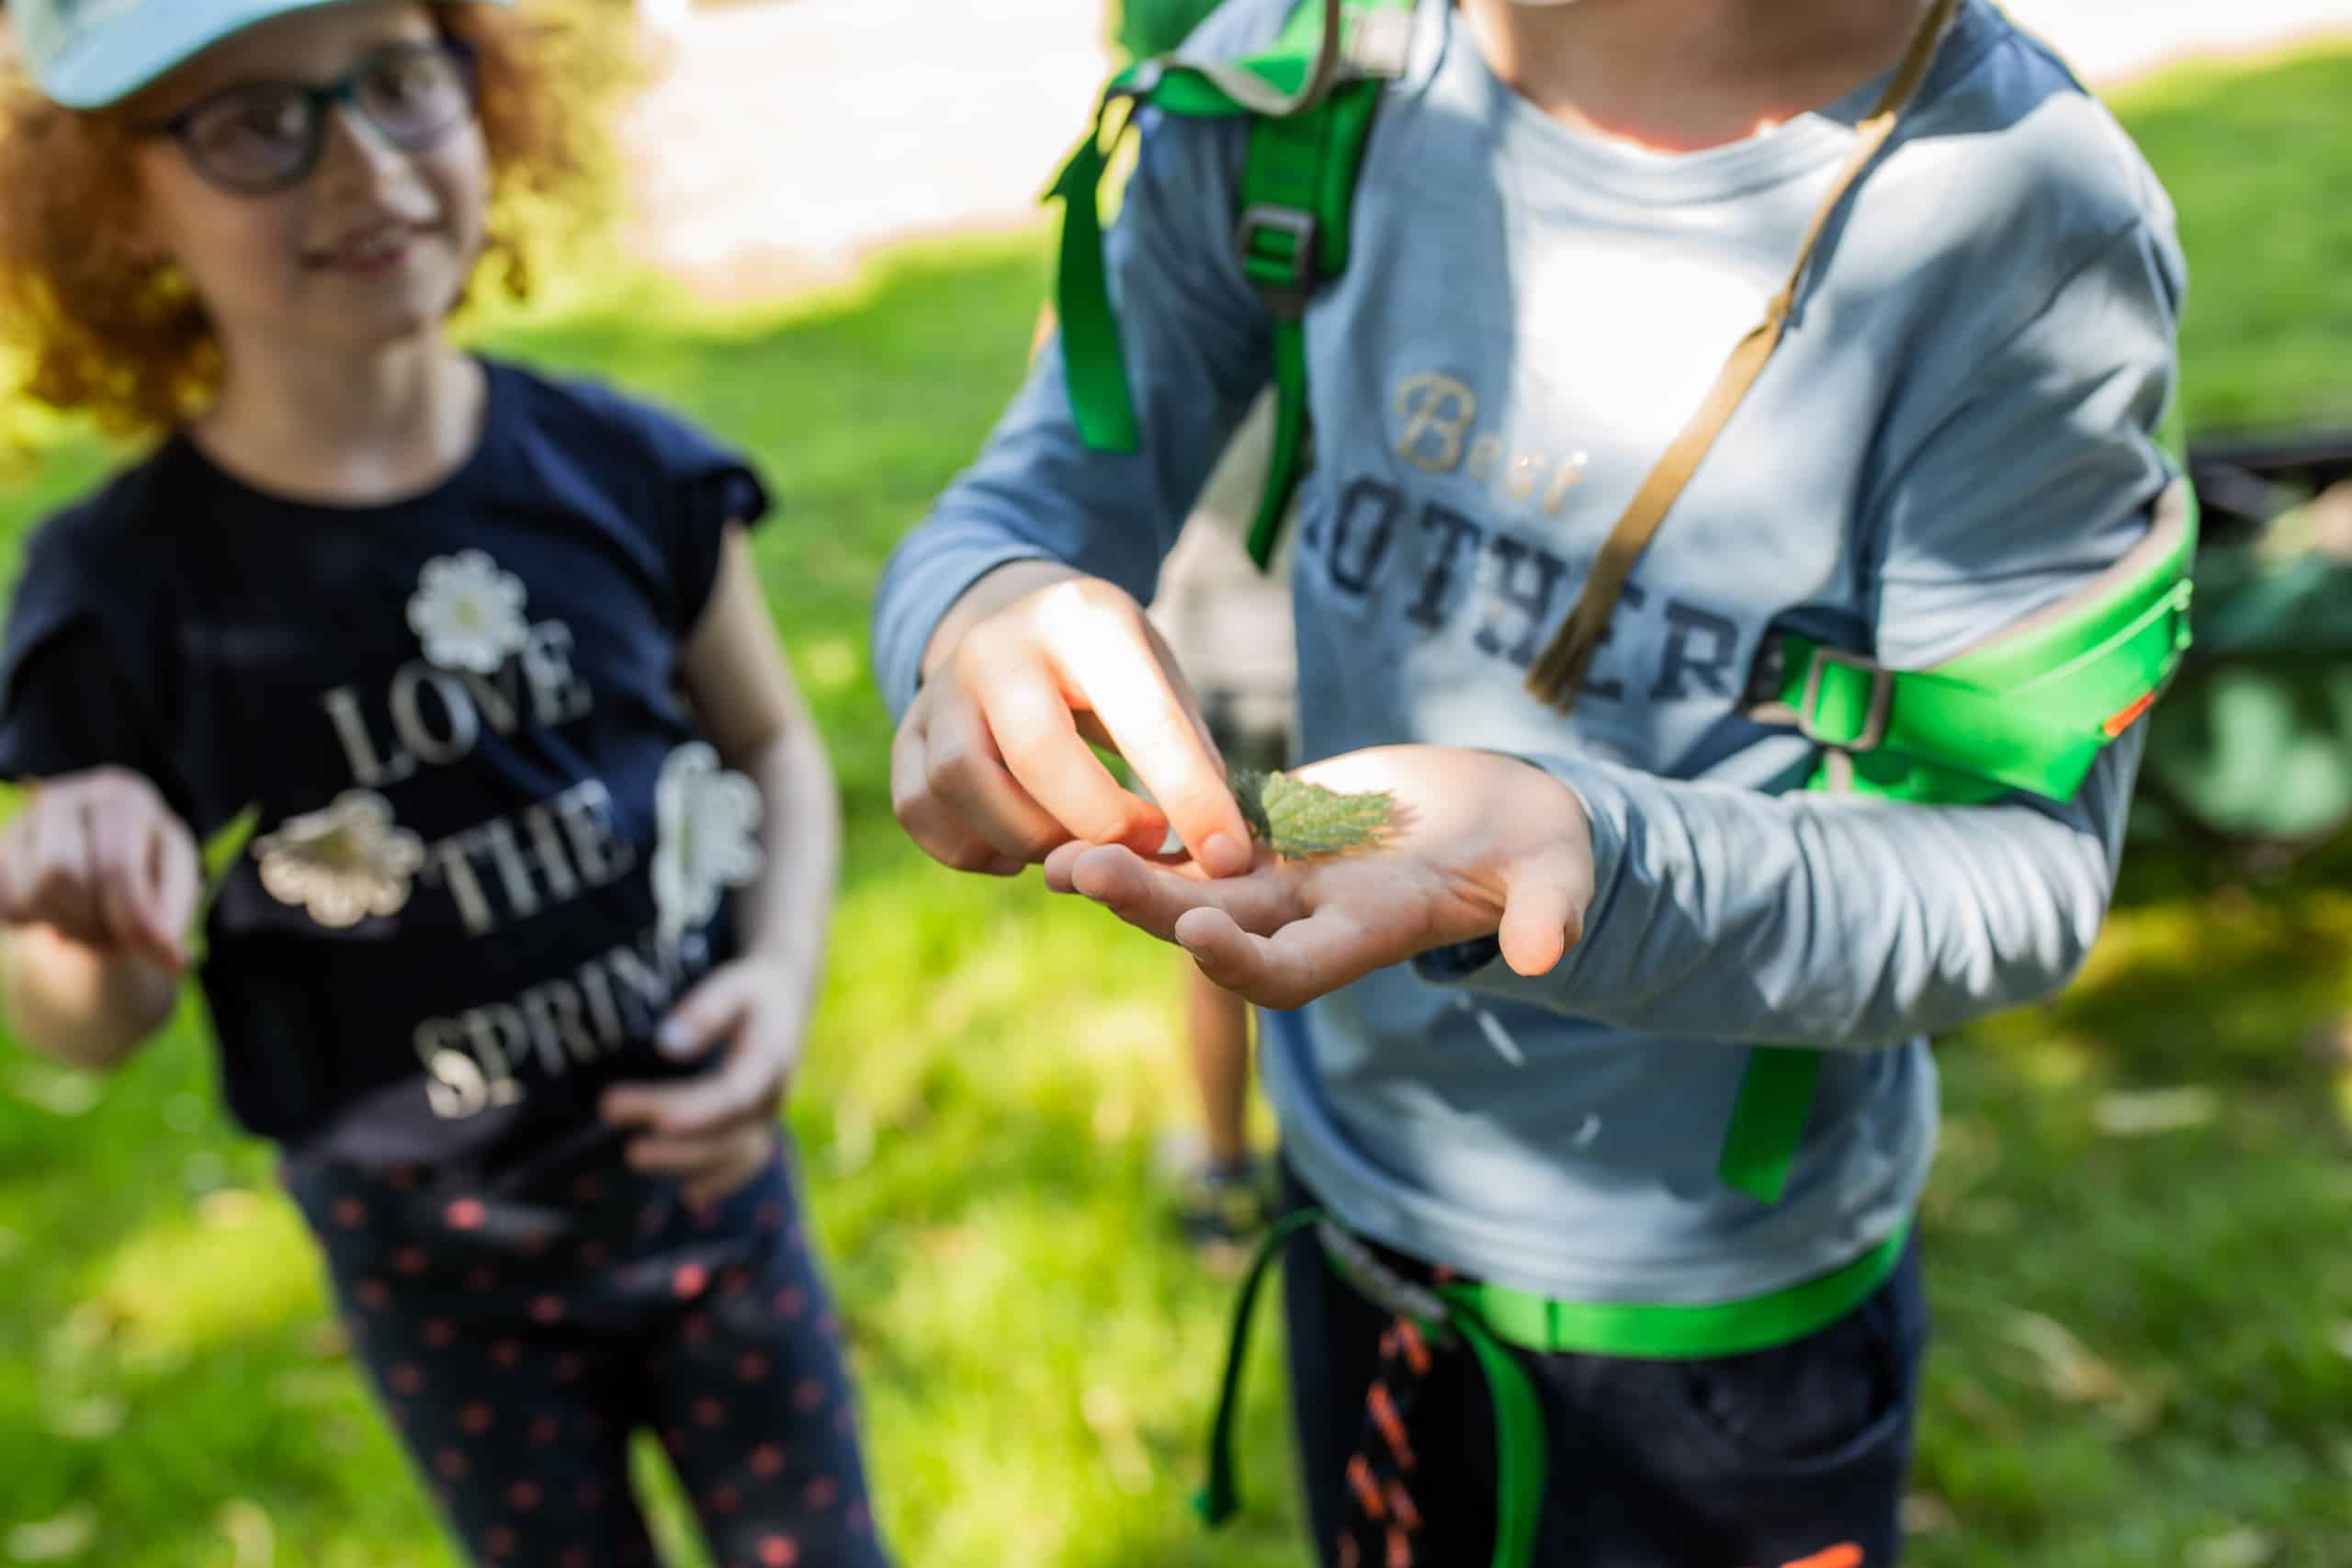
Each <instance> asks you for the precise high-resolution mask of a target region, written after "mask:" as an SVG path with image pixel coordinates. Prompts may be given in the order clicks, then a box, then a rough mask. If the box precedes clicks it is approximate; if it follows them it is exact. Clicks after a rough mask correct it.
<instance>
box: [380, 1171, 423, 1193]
mask: <svg viewBox="0 0 2352 1568" xmlns="http://www.w3.org/2000/svg"><path fill="white" fill-rule="evenodd" d="M384 1184H385V1185H386V1186H388V1187H390V1189H391V1190H393V1191H395V1192H410V1191H413V1190H415V1188H416V1168H415V1167H413V1166H406V1165H396V1166H393V1167H392V1168H390V1169H389V1170H387V1171H385V1172H384Z"/></svg>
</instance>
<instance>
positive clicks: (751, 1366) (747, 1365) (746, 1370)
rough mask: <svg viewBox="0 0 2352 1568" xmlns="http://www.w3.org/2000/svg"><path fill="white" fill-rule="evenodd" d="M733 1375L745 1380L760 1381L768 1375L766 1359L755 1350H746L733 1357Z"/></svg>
mask: <svg viewBox="0 0 2352 1568" xmlns="http://www.w3.org/2000/svg"><path fill="white" fill-rule="evenodd" d="M735 1375H736V1376H737V1377H739V1378H741V1379H742V1380H743V1381H744V1382H762V1381H763V1380H764V1379H765V1378H766V1377H767V1375H768V1359H767V1358H766V1357H765V1356H763V1355H761V1354H760V1353H759V1352H758V1351H757V1350H746V1351H744V1352H743V1353H742V1354H741V1355H740V1356H738V1357H736V1358H735Z"/></svg>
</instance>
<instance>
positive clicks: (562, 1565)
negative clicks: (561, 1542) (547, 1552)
mask: <svg viewBox="0 0 2352 1568" xmlns="http://www.w3.org/2000/svg"><path fill="white" fill-rule="evenodd" d="M555 1564H556V1568H589V1564H588V1549H587V1548H586V1547H584V1546H567V1547H565V1548H564V1549H563V1551H560V1552H559V1553H558V1554H557V1556H556V1560H555Z"/></svg>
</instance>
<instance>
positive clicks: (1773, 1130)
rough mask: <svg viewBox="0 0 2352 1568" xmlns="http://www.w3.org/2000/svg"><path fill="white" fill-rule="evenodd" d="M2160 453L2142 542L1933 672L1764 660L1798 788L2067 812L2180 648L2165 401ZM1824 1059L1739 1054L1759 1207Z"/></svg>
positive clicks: (2180, 462) (1771, 1196) (1789, 1158)
mask: <svg viewBox="0 0 2352 1568" xmlns="http://www.w3.org/2000/svg"><path fill="white" fill-rule="evenodd" d="M2158 445H2159V446H2161V447H2162V448H2163V449H2164V450H2165V453H2166V455H2167V456H2168V457H2171V459H2172V461H2173V466H2174V471H2175V475H2176V477H2175V478H2174V479H2173V481H2172V483H2171V484H2169V485H2168V486H2166V487H2165V491H2164V493H2163V494H2162V496H2160V497H2159V498H2158V501H2157V503H2156V507H2155V516H2154V523H2153V525H2152V526H2151V527H2150V528H2149V530H2148V533H2147V534H2146V536H2143V538H2142V539H2141V541H2140V543H2139V544H2138V545H2136V546H2134V547H2132V548H2131V550H2130V551H2129V552H2128V553H2126V554H2125V556H2124V557H2123V558H2122V559H2120V560H2119V561H2117V562H2116V564H2115V565H2114V566H2113V567H2111V568H2109V570H2107V571H2105V572H2102V573H2101V574H2100V575H2099V576H2098V578H2096V579H2094V580H2093V581H2091V582H2089V583H2088V584H2086V586H2084V587H2083V588H2082V589H2080V590H2078V591H2077V592H2075V593H2073V594H2071V595H2069V596H2068V597H2067V598H2066V599H2065V600H2064V601H2063V602H2061V603H2060V604H2057V605H2054V606H2052V608H2051V609H2049V610H2047V611H2044V612H2042V613H2041V614H2040V615H2034V616H2032V617H2031V618H2030V619H2029V620H2027V621H2025V622H2023V623H2021V624H2019V625H2018V626H2013V627H2010V628H2008V629H2007V630H2006V631H2004V632H2003V633H2002V634H2001V635H1999V636H1998V637H1994V638H1993V639H1992V640H1991V641H1989V642H1987V643H1985V644H1984V645H1982V646H1980V647H1978V648H1975V649H1970V650H1969V651H1967V652H1965V653H1962V654H1961V655H1959V656H1958V657H1957V658H1954V659H1952V660H1948V661H1946V662H1945V663H1942V664H1939V665H1937V666H1935V667H1934V668H1933V669H1929V670H1921V671H1903V670H1886V669H1883V668H1881V667H1880V666H1878V665H1876V664H1873V663H1871V661H1870V660H1865V659H1861V658H1859V657H1857V656H1855V655H1853V654H1850V653H1846V652H1842V651H1840V650H1839V649H1834V648H1830V647H1828V646H1826V645H1825V644H1823V643H1819V642H1816V641H1815V640H1813V639H1811V638H1808V637H1796V636H1788V637H1781V639H1779V646H1778V647H1777V648H1768V649H1767V655H1766V660H1765V662H1764V665H1763V667H1762V673H1763V676H1764V682H1763V694H1764V698H1765V700H1764V701H1763V702H1761V703H1759V704H1758V705H1756V706H1754V707H1752V708H1751V709H1750V710H1749V711H1750V714H1751V716H1754V717H1757V718H1759V719H1762V720H1764V721H1766V722H1781V723H1785V724H1792V725H1794V726H1795V727H1796V728H1798V729H1799V730H1800V731H1802V732H1803V733H1804V736H1805V737H1806V738H1807V739H1811V740H1813V741H1815V743H1817V744H1818V745H1820V746H1821V747H1822V748H1823V749H1824V750H1823V758H1822V763H1821V766H1820V767H1819V768H1818V769H1817V770H1816V771H1815V773H1814V775H1813V777H1812V779H1811V781H1810V782H1809V784H1808V785H1807V787H1808V788H1811V789H1815V790H1826V791H1848V792H1853V793H1859V794H1864V795H1880V796H1883V797H1885V798H1888V799H1894V800H1909V801H1918V802H1922V803H1927V804H1934V805H1975V804H1980V803H1983V802H1985V801H1990V800H1995V799H1997V798H1999V797H2000V796H2001V795H2006V794H2007V793H2009V792H2010V791H2012V790H2024V791H2027V792H2028V793H2030V794H2033V795H2041V796H2042V797H2044V798H2046V799H2050V800H2069V799H2072V798H2073V797H2074V795H2075V792H2076V791H2077V790H2079V789H2080V788H2081V787H2082V785H2083V780H2084V779H2085V778H2086V776H2087V775H2088V774H2089V773H2090V770H2091V767H2092V765H2093V764H2094V763H2095V762H2097V761H2098V754H2099V752H2100V750H2102V749H2103V748H2105V747H2106V746H2107V745H2108V744H2109V742H2111V741H2112V740H2114V739H2116V738H2117V737H2118V736H2120V735H2121V734H2122V733H2123V732H2124V730H2125V729H2127V728H2130V727H2131V723H2132V721H2133V720H2135V719H2137V718H2138V717H2139V716H2141V715H2142V714H2143V713H2145V712H2147V710H2148V709H2149V708H2150V707H2152V706H2154V704H2155V702H2156V700H2157V699H2158V698H2159V697H2160V696H2161V695H2162V694H2164V691H2165V687H2166V686H2168V685H2169V684H2170V683H2171V682H2172V679H2173V676H2174V675H2175V674H2176V673H2177V671H2178V670H2179V668H2180V663H2181V660H2182V658H2183V657H2184V656H2185V655H2186V654H2187V652H2188V645H2189V615H2188V606H2189V598H2190V594H2191V592H2192V588H2193V583H2192V580H2191V577H2190V568H2191V566H2192V564H2193V562H2194V560H2195V558H2196V553H2197V536H2198V522H2199V516H2198V507H2197V493H2196V491H2195V489H2194V487H2193V486H2192V485H2191V484H2190V483H2189V481H2188V478H2187V474H2188V456H2187V446H2186V442H2185V440H2184V439H2183V436H2182V432H2181V424H2180V416H2179V410H2178V407H2177V404H2176V406H2175V408H2174V411H2173V412H2172V414H2171V415H2170V416H2169V417H2168V418H2167V419H2166V421H2165V426H2164V428H2163V430H2162V431H2161V433H2160V434H2159V439H2158ZM1821 1066H1822V1057H1821V1053H1820V1052H1819V1051H1817V1050H1814V1049H1811V1048H1808V1047H1804V1046H1789V1045H1767V1046H1759V1047H1757V1048H1756V1049H1754V1050H1753V1051H1751V1052H1750V1053H1749V1055H1748V1061H1747V1070H1746V1072H1745V1073H1744V1074H1743V1075H1742V1077H1741V1078H1740V1086H1739V1097H1738V1099H1737V1100H1736V1102H1735V1103H1734V1105H1733V1108H1732V1117H1731V1122H1730V1125H1729V1127H1728V1128H1727V1129H1726V1130H1725V1133H1724V1144H1723V1152H1722V1156H1721V1159H1720V1162H1719V1164H1718V1167H1717V1174H1718V1175H1719V1176H1720V1177H1721V1178H1722V1179H1723V1180H1724V1183H1725V1184H1726V1185H1728V1186H1730V1187H1733V1188H1736V1189H1737V1190H1740V1191H1742V1192H1745V1193H1747V1194H1748V1195H1749V1196H1750V1197H1752V1198H1755V1199H1757V1200H1758V1201H1762V1202H1766V1203H1772V1202H1777V1201H1780V1197H1781V1192H1782V1191H1783V1190H1786V1188H1787V1186H1788V1180H1789V1173H1790V1170H1791V1169H1792V1167H1793V1166H1794V1164H1795V1160H1796V1152H1797V1148H1798V1145H1800V1144H1802V1143H1803V1142H1804V1131H1805V1122H1806V1121H1807V1119H1808V1118H1809V1117H1810V1115H1811V1113H1812V1109H1813V1096H1814V1089H1815V1085H1816V1084H1817V1082H1818V1081H1819V1079H1820V1077H1821Z"/></svg>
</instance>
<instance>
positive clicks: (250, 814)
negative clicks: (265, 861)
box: [182, 805, 261, 969]
mask: <svg viewBox="0 0 2352 1568" xmlns="http://www.w3.org/2000/svg"><path fill="white" fill-rule="evenodd" d="M260 821H261V807H259V806H258V805H254V806H248V807H245V808H244V809H243V811H240V812H238V813H237V815H236V816H234V817H232V818H230V819H229V820H228V822H227V823H225V824H224V825H223V826H222V827H221V828H220V831H218V832H216V833H214V834H213V835H212V837H210V838H209V839H207V840H204V849H203V851H202V852H201V856H200V858H201V859H202V861H203V863H204V892H203V894H202V896H201V897H198V899H197V901H196V913H195V915H194V916H193V917H192V918H191V919H190V920H189V924H188V932H187V942H185V943H183V944H182V946H183V948H184V950H185V951H186V952H187V963H188V967H189V968H191V969H200V968H202V967H203V966H204V951H205V947H204V930H205V927H206V925H207V924H209V922H210V920H211V918H212V905H213V901H214V900H215V899H217V898H219V897H220V889H221V887H222V886H225V885H226V884H227V882H228V880H229V874H230V873H231V872H232V871H234V870H235V869H236V868H237V863H238V861H240V860H242V859H243V858H244V853H245V845H246V844H248V843H250V842H251V841H252V840H253V836H254V828H255V827H256V826H257V825H258V824H259V823H260Z"/></svg>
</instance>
